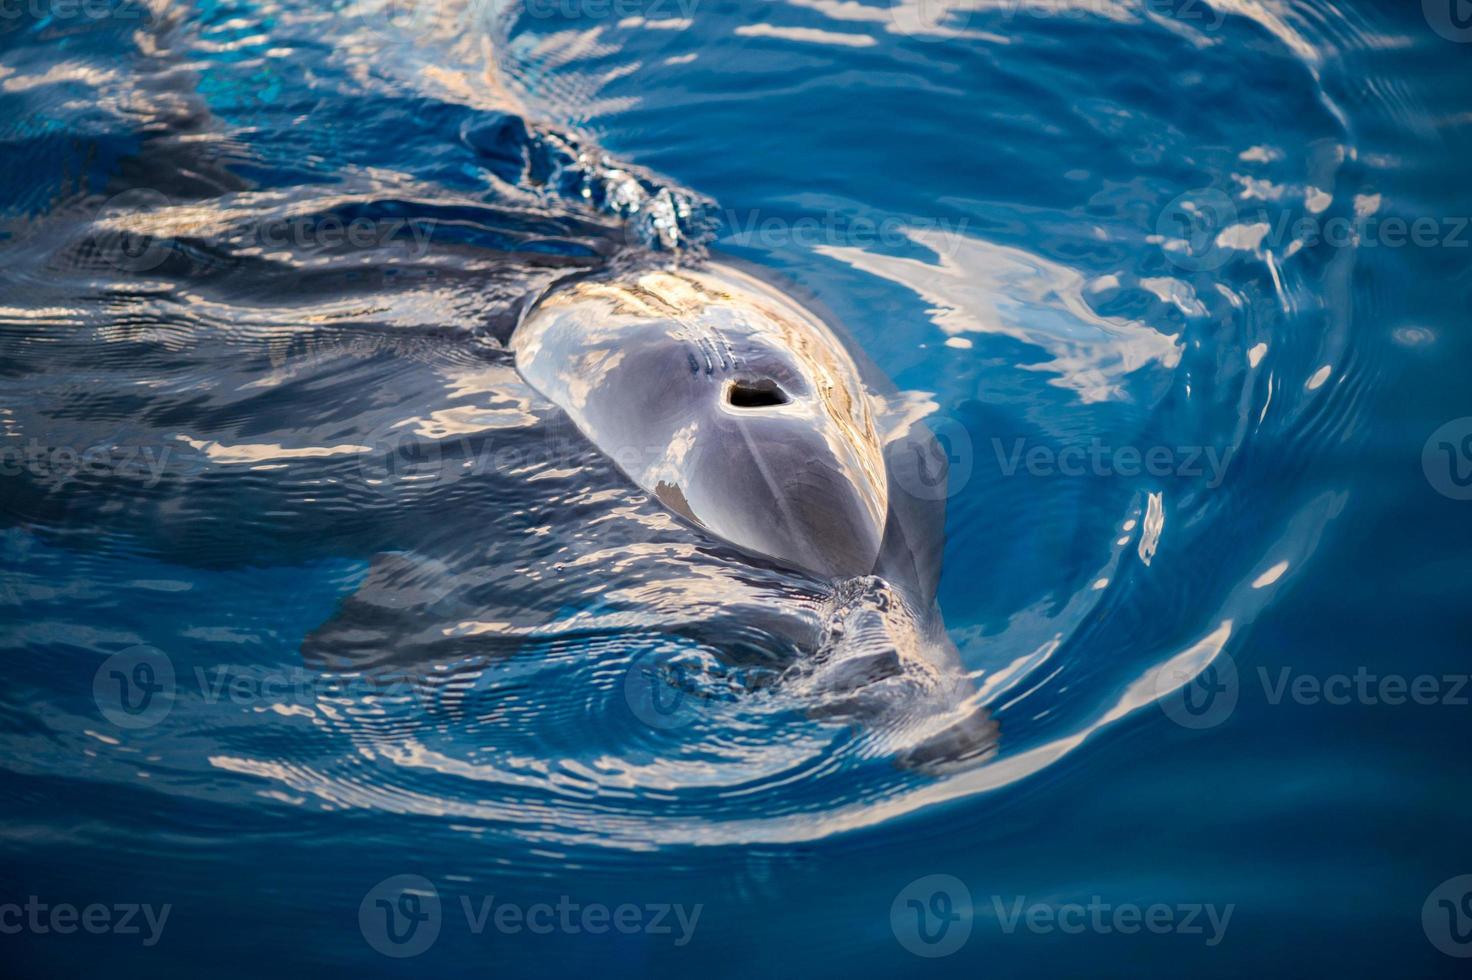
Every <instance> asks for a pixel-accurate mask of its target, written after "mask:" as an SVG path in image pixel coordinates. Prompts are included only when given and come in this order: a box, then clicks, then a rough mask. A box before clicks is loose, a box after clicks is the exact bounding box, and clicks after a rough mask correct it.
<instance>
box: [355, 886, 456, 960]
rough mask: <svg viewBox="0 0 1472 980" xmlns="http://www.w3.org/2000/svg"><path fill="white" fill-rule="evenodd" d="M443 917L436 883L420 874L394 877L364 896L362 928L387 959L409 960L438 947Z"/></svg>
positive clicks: (359, 919)
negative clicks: (435, 944)
mask: <svg viewBox="0 0 1472 980" xmlns="http://www.w3.org/2000/svg"><path fill="white" fill-rule="evenodd" d="M440 916H441V913H440V893H439V891H438V890H436V888H435V887H434V883H433V882H431V881H430V880H429V879H428V878H424V877H422V876H420V875H394V876H393V877H391V878H385V879H383V880H382V881H380V882H379V883H378V884H376V885H374V886H373V887H372V888H370V889H369V890H368V894H366V895H364V896H363V901H362V902H360V903H359V905H358V929H359V931H360V932H362V934H363V938H364V939H365V940H367V942H368V945H369V946H372V947H373V948H374V949H375V950H377V951H378V952H380V953H382V954H383V955H384V956H390V957H393V958H394V959H406V958H408V957H410V956H418V955H419V954H420V953H423V952H424V951H425V950H427V949H429V947H431V946H433V945H434V941H435V940H436V939H438V938H439V935H440Z"/></svg>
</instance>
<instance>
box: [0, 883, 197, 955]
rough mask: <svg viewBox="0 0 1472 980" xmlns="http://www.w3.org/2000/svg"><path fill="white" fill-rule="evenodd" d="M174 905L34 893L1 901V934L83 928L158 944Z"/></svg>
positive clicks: (61, 932)
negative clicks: (59, 898) (84, 901)
mask: <svg viewBox="0 0 1472 980" xmlns="http://www.w3.org/2000/svg"><path fill="white" fill-rule="evenodd" d="M173 908H174V907H173V905H171V904H169V903H167V902H166V903H164V904H163V905H160V906H158V907H157V908H155V907H154V906H152V905H149V904H147V903H138V902H116V903H113V904H111V905H106V904H103V903H101V902H93V903H91V904H89V905H84V906H80V907H79V906H76V905H73V904H71V903H70V902H43V901H41V899H40V897H39V896H37V895H30V896H28V897H27V898H26V900H25V902H24V903H21V902H4V903H0V935H6V936H14V935H17V934H18V933H23V932H24V933H31V934H33V935H37V936H51V935H55V936H70V935H72V934H73V933H76V932H78V931H81V932H86V933H90V934H92V935H94V936H101V935H109V934H110V935H114V936H142V937H143V938H142V942H143V945H144V946H154V945H157V944H158V941H159V939H160V938H161V937H162V936H163V933H164V926H165V925H166V924H167V923H168V921H169V913H170V912H172V911H173ZM145 930H146V931H145Z"/></svg>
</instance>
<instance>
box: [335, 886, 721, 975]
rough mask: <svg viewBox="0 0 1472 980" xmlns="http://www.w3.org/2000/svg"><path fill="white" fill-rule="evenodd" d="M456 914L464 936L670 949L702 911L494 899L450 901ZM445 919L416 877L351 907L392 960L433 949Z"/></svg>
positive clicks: (431, 891) (436, 897)
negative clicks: (638, 938)
mask: <svg viewBox="0 0 1472 980" xmlns="http://www.w3.org/2000/svg"><path fill="white" fill-rule="evenodd" d="M456 907H458V909H459V911H460V913H461V915H462V917H463V919H464V926H465V929H466V931H467V932H468V933H469V934H470V935H472V936H480V935H483V934H484V933H486V932H487V931H491V932H495V933H498V934H500V935H507V936H515V935H519V934H522V933H529V934H531V935H535V936H548V935H553V934H557V935H564V936H577V935H590V936H601V935H606V934H610V933H619V934H622V935H626V936H632V935H645V936H661V937H668V938H669V941H670V943H671V944H672V945H674V946H685V945H687V944H688V943H689V942H690V940H691V939H692V938H693V937H694V935H695V929H696V927H697V925H698V924H699V922H700V915H701V913H702V912H703V911H704V910H705V906H704V904H702V903H699V902H697V903H695V904H693V905H690V906H686V905H684V904H682V903H679V902H643V903H635V902H622V903H619V904H616V905H608V904H606V903H603V902H585V901H578V900H575V899H574V898H573V897H572V896H570V895H562V896H559V897H558V898H557V900H556V901H555V902H554V901H542V902H526V903H523V902H516V901H508V900H506V899H505V898H497V896H495V895H468V894H467V895H460V896H458V902H457V903H456ZM445 918H446V917H445V915H444V903H443V902H442V901H441V898H440V893H439V889H438V888H437V887H435V884H434V883H433V882H432V881H430V880H429V879H428V878H425V877H423V876H422V875H415V874H402V875H394V876H392V877H390V878H385V879H384V880H383V881H380V882H379V883H378V884H376V885H374V886H373V887H372V888H370V889H369V890H368V892H367V893H366V894H365V895H364V896H363V900H362V902H360V903H359V905H358V928H359V930H360V931H361V932H362V934H363V939H364V940H365V941H366V942H367V943H368V945H369V946H371V947H372V948H373V949H375V950H377V951H378V952H380V953H382V954H383V955H385V956H390V957H394V958H395V959H403V958H407V957H411V956H418V955H419V954H420V953H423V952H424V951H425V950H427V949H429V947H430V946H432V945H434V942H435V940H436V939H438V938H439V934H440V931H441V929H442V927H443V926H444V925H445Z"/></svg>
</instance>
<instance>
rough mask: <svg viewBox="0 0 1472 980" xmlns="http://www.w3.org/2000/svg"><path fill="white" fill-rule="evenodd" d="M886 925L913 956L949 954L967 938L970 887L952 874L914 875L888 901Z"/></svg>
mask: <svg viewBox="0 0 1472 980" xmlns="http://www.w3.org/2000/svg"><path fill="white" fill-rule="evenodd" d="M889 926H890V928H891V929H892V930H893V931H894V938H895V939H897V940H899V944H900V945H901V946H903V947H904V948H905V949H906V950H908V951H909V952H911V953H914V954H915V955H916V956H923V957H925V958H926V959H937V958H939V957H942V956H950V955H951V954H952V953H954V952H956V951H957V950H959V949H960V948H961V947H962V946H964V945H966V940H967V939H969V938H971V926H972V909H971V891H970V889H968V888H967V887H966V883H965V882H963V881H962V880H961V879H960V878H957V877H955V876H954V875H946V874H933V875H926V876H925V877H923V878H916V879H915V880H914V881H912V882H910V883H909V884H908V885H906V886H905V887H904V888H902V889H900V892H899V894H898V895H896V896H895V897H894V901H893V902H891V903H890V906H889Z"/></svg>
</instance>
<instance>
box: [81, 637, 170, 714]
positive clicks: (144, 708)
mask: <svg viewBox="0 0 1472 980" xmlns="http://www.w3.org/2000/svg"><path fill="white" fill-rule="evenodd" d="M174 695H175V689H174V664H173V662H172V661H170V660H169V658H168V657H166V656H164V654H163V653H161V652H160V651H158V650H155V649H154V648H153V647H150V646H145V645H139V646H134V647H129V648H128V649H126V650H123V651H122V652H120V653H115V654H113V655H112V656H111V657H108V658H107V659H106V660H104V661H103V662H102V666H101V667H98V668H97V673H96V674H94V675H93V676H92V699H93V700H94V701H96V702H97V708H98V710H99V711H101V712H102V716H103V717H104V718H106V719H107V720H108V721H110V722H112V723H113V724H114V725H116V726H118V727H119V728H130V729H139V728H151V727H152V726H154V725H157V724H158V723H159V722H161V721H163V720H164V718H166V717H168V714H169V711H171V710H172V709H173V707H174Z"/></svg>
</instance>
